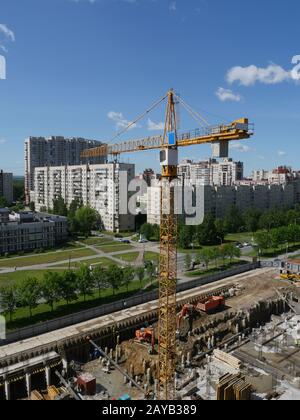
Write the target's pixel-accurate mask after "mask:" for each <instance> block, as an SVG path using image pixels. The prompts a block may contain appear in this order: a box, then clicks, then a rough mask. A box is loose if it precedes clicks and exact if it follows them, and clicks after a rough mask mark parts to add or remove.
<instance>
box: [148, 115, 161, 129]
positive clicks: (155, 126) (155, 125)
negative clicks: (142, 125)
mask: <svg viewBox="0 0 300 420" xmlns="http://www.w3.org/2000/svg"><path fill="white" fill-rule="evenodd" d="M147 125H148V130H149V131H161V130H163V129H164V127H165V125H164V123H163V122H160V123H155V122H153V121H152V120H150V118H148V123H147Z"/></svg>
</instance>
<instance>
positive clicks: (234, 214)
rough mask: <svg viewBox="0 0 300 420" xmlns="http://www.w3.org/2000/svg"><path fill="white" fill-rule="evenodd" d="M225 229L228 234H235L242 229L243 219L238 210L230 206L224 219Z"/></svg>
mask: <svg viewBox="0 0 300 420" xmlns="http://www.w3.org/2000/svg"><path fill="white" fill-rule="evenodd" d="M224 225H225V229H226V231H227V232H228V233H237V232H240V231H241V230H242V228H243V227H244V225H245V223H244V219H243V215H242V213H241V211H240V209H239V208H238V207H237V206H232V207H231V208H230V210H229V211H228V212H227V214H226V216H225V219H224Z"/></svg>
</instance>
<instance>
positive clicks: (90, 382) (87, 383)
mask: <svg viewBox="0 0 300 420" xmlns="http://www.w3.org/2000/svg"><path fill="white" fill-rule="evenodd" d="M77 386H78V388H79V389H80V392H81V393H82V394H84V395H95V394H96V378H95V377H94V376H93V375H91V374H90V373H82V374H81V375H79V376H78V378H77Z"/></svg>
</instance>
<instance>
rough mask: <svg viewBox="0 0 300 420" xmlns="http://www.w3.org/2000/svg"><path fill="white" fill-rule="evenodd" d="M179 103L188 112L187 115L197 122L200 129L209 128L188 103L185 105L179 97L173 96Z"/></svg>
mask: <svg viewBox="0 0 300 420" xmlns="http://www.w3.org/2000/svg"><path fill="white" fill-rule="evenodd" d="M174 96H175V97H176V99H177V100H178V102H179V103H181V105H182V106H183V107H184V108H185V109H186V110H187V111H188V113H189V114H190V115H191V116H192V117H193V118H194V120H196V122H198V123H199V124H200V125H201V126H202V127H204V128H206V127H209V126H210V124H209V123H208V122H207V121H206V119H205V118H203V117H202V116H201V115H200V114H199V113H198V112H197V111H195V110H194V109H193V108H192V107H191V106H190V105H189V104H188V103H186V102H185V101H184V100H183V99H182V98H181V97H180V96H177V95H175V94H174Z"/></svg>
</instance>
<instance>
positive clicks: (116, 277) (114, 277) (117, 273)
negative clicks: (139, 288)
mask: <svg viewBox="0 0 300 420" xmlns="http://www.w3.org/2000/svg"><path fill="white" fill-rule="evenodd" d="M106 274H107V281H108V283H109V284H110V286H111V288H112V289H113V295H115V292H116V290H118V289H119V288H120V287H121V285H122V283H123V270H122V269H121V268H120V267H118V266H117V265H115V264H113V265H111V266H110V267H109V268H108V269H107V272H106Z"/></svg>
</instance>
